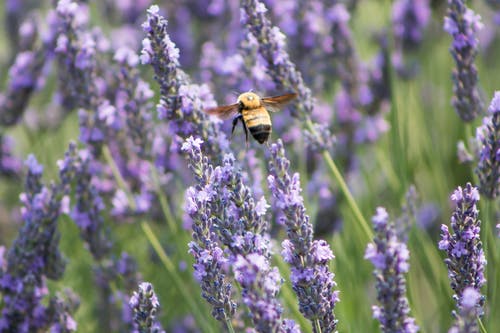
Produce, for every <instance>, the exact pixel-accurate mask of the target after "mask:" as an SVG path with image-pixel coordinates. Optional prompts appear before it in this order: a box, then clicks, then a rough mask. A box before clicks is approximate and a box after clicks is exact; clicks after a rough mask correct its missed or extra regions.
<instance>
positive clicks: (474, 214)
mask: <svg viewBox="0 0 500 333" xmlns="http://www.w3.org/2000/svg"><path fill="white" fill-rule="evenodd" d="M451 200H452V201H453V202H454V203H455V205H456V208H455V211H454V212H453V215H452V216H451V229H452V233H451V232H450V231H449V229H448V227H447V226H446V225H444V224H443V225H442V226H441V241H440V242H439V249H440V250H443V251H446V254H447V256H448V258H446V259H445V263H446V266H447V267H448V277H449V279H450V284H451V288H452V289H453V291H454V292H455V294H454V295H453V299H454V300H455V301H456V303H457V307H458V308H459V309H460V308H461V307H462V304H463V297H464V291H465V289H466V288H468V287H471V288H474V289H475V290H476V291H477V292H478V293H480V290H481V287H482V286H483V285H484V283H485V282H486V279H485V277H484V269H485V266H486V258H485V255H484V252H483V245H482V242H481V239H480V236H479V233H480V230H481V221H480V220H479V219H478V210H477V207H476V204H477V202H478V201H479V191H478V189H477V188H476V187H473V186H472V185H471V184H470V183H467V185H466V186H465V188H462V187H460V186H459V187H458V188H457V189H456V190H455V191H454V192H453V194H452V195H451ZM483 305H484V296H481V298H480V300H479V301H478V305H477V308H478V309H477V311H478V312H477V314H478V315H479V316H482V315H483V310H482V308H483Z"/></svg>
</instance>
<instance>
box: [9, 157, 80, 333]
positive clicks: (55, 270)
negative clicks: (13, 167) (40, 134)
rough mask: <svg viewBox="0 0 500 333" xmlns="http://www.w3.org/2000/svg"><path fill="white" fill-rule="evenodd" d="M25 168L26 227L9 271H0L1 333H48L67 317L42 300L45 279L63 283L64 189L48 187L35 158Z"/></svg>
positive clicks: (16, 243) (12, 250) (15, 246)
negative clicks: (60, 224) (61, 224)
mask: <svg viewBox="0 0 500 333" xmlns="http://www.w3.org/2000/svg"><path fill="white" fill-rule="evenodd" d="M26 166H27V167H28V174H27V176H26V183H25V184H26V186H25V193H23V194H21V196H20V199H21V202H22V204H23V207H22V218H23V220H24V224H23V226H22V228H21V229H20V231H19V235H18V237H17V239H16V240H15V241H14V243H13V245H12V247H11V248H10V249H9V251H8V253H7V262H6V265H5V264H3V265H2V269H0V289H1V292H2V295H3V300H2V301H3V309H2V313H1V317H0V331H2V332H12V331H16V332H29V331H39V330H46V329H48V328H49V327H50V326H52V325H56V324H57V323H59V322H60V321H59V319H60V317H59V315H62V312H61V311H57V309H55V308H54V306H55V303H53V302H55V299H54V298H52V299H51V301H50V302H49V305H48V306H47V305H44V302H42V300H43V298H44V297H45V296H46V295H47V294H48V290H47V287H46V278H49V279H52V280H58V279H60V278H61V277H62V275H63V273H64V270H65V260H64V258H63V257H62V254H61V253H60V252H59V248H58V247H59V238H60V234H59V232H58V230H57V220H58V218H59V215H60V213H61V200H62V198H63V195H64V185H56V184H54V183H53V184H51V185H50V187H46V186H44V185H43V184H42V183H41V177H42V172H43V166H42V165H41V164H39V163H38V162H37V160H36V158H35V157H34V156H33V155H30V157H29V158H28V159H27V161H26ZM45 304H46V303H45ZM67 317H68V318H70V317H69V314H68V315H67ZM71 320H72V319H71ZM66 331H68V330H66Z"/></svg>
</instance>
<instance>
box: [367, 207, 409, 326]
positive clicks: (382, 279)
mask: <svg viewBox="0 0 500 333" xmlns="http://www.w3.org/2000/svg"><path fill="white" fill-rule="evenodd" d="M372 221H373V228H374V230H375V238H374V240H373V243H370V244H368V246H367V248H366V253H365V259H368V260H370V261H371V262H372V264H373V265H374V266H375V271H374V275H375V278H376V279H377V284H376V286H377V300H378V301H379V303H380V305H375V306H373V308H372V309H373V317H374V318H376V319H377V320H378V321H379V322H380V329H381V330H382V332H400V333H413V332H418V326H417V325H415V319H413V318H412V317H410V316H409V313H410V306H409V304H408V299H407V298H406V280H405V277H404V274H405V273H407V272H408V269H409V264H408V258H409V254H410V253H409V251H408V248H407V247H406V245H405V244H404V243H403V242H401V240H399V239H398V236H397V232H396V227H395V224H394V223H389V215H388V214H387V211H386V210H385V208H383V207H378V208H377V213H376V215H375V216H374V217H373V218H372Z"/></svg>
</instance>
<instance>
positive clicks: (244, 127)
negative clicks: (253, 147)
mask: <svg viewBox="0 0 500 333" xmlns="http://www.w3.org/2000/svg"><path fill="white" fill-rule="evenodd" d="M241 122H242V123H243V130H244V131H245V142H246V144H247V149H248V128H247V125H246V124H245V122H244V121H243V118H242V119H241Z"/></svg>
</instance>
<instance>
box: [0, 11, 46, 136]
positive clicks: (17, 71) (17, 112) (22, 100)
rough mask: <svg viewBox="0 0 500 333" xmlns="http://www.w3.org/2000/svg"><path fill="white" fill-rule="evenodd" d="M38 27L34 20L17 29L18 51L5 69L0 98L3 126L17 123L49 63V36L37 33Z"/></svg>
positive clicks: (28, 20) (38, 24)
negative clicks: (6, 74) (2, 90)
mask: <svg viewBox="0 0 500 333" xmlns="http://www.w3.org/2000/svg"><path fill="white" fill-rule="evenodd" d="M40 26H41V24H40V22H38V21H37V20H35V18H29V19H27V21H26V22H24V23H23V24H22V25H21V28H23V29H22V30H20V32H19V33H20V34H21V35H20V36H19V38H18V40H17V42H16V43H19V44H20V45H17V47H19V48H20V49H19V52H18V53H17V54H16V56H15V58H14V60H13V64H12V65H11V67H10V69H9V82H8V83H7V87H6V91H5V92H4V93H3V94H1V95H0V124H2V125H3V126H12V125H15V124H16V123H17V122H18V121H19V119H20V118H21V117H22V115H23V113H24V112H25V109H26V108H27V106H28V103H29V101H30V99H31V96H32V95H33V93H34V91H35V90H36V89H38V88H40V86H41V85H42V84H43V70H44V67H45V65H46V64H47V62H48V61H49V59H50V57H49V52H50V47H51V45H52V44H53V40H52V37H51V36H52V35H53V33H52V32H46V33H45V34H43V35H41V34H42V31H40V32H39V33H37V31H38V30H39V29H40ZM16 33H18V31H16ZM42 39H43V40H42Z"/></svg>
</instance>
